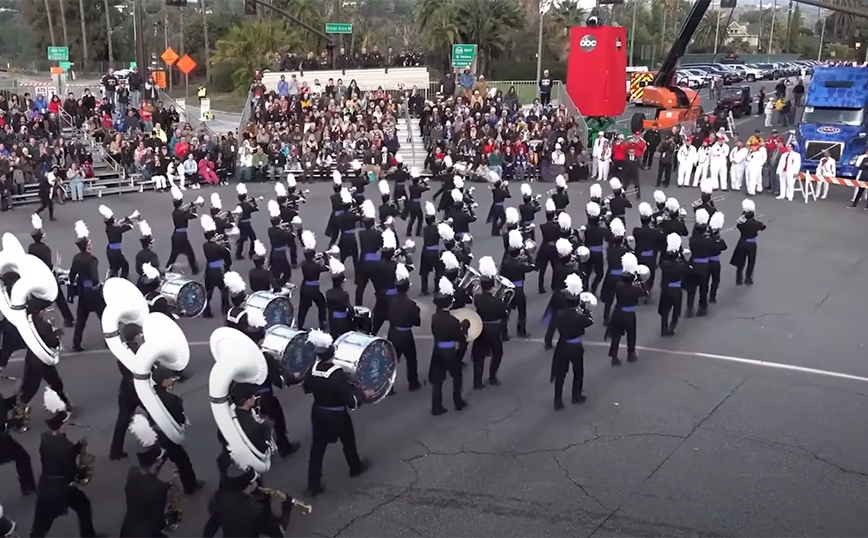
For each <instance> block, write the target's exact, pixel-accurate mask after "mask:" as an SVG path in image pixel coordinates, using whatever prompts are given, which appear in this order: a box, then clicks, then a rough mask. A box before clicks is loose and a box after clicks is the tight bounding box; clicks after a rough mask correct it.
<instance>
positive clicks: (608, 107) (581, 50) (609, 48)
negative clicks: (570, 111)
mask: <svg viewBox="0 0 868 538" xmlns="http://www.w3.org/2000/svg"><path fill="white" fill-rule="evenodd" d="M626 80H627V31H626V30H625V29H624V28H623V27H621V26H596V27H589V26H577V27H574V28H572V29H571V30H570V57H569V59H568V61H567V93H568V94H569V95H570V98H571V99H572V100H573V103H575V105H576V107H577V108H578V109H579V112H581V113H582V115H583V116H586V117H593V116H620V115H621V114H623V112H624V108H625V106H626V84H625V81H626Z"/></svg>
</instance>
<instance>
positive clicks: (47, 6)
mask: <svg viewBox="0 0 868 538" xmlns="http://www.w3.org/2000/svg"><path fill="white" fill-rule="evenodd" d="M45 18H47V19H48V32H49V33H50V34H51V46H52V47H54V46H56V45H57V40H56V39H54V23H52V22H51V4H49V3H48V0H45Z"/></svg>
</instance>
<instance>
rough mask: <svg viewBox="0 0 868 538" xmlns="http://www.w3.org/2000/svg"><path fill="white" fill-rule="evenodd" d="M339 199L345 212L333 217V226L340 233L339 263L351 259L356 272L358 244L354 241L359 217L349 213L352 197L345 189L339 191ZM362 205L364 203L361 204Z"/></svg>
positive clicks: (351, 212)
mask: <svg viewBox="0 0 868 538" xmlns="http://www.w3.org/2000/svg"><path fill="white" fill-rule="evenodd" d="M341 199H342V200H343V201H344V207H345V210H344V212H343V213H341V214H340V215H338V216H336V217H335V226H337V230H338V231H339V232H340V239H338V248H340V251H341V253H340V260H341V263H346V261H347V258H352V259H353V271H358V267H359V244H358V242H357V241H356V223H357V222H359V221H360V220H362V219H361V217H360V216H359V215H357V214H356V213H354V212H353V211H350V207H352V203H353V197H352V196H351V195H350V191H349V190H347V189H341ZM361 203H364V202H361Z"/></svg>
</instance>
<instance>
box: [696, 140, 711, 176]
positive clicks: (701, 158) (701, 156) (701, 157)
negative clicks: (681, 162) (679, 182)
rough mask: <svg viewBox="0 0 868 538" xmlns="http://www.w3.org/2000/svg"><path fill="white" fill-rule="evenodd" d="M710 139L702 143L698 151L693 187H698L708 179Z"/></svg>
mask: <svg viewBox="0 0 868 538" xmlns="http://www.w3.org/2000/svg"><path fill="white" fill-rule="evenodd" d="M708 165H709V162H708V139H707V138H706V139H705V140H703V141H702V146H700V147H699V149H697V150H696V170H695V171H694V172H693V186H694V187H698V186H699V184H700V183H702V180H703V179H705V178H707V177H708Z"/></svg>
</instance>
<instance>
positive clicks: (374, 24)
mask: <svg viewBox="0 0 868 538" xmlns="http://www.w3.org/2000/svg"><path fill="white" fill-rule="evenodd" d="M384 27H385V24H384V21H382V20H378V19H374V18H367V17H359V18H358V19H356V24H355V25H354V26H353V33H354V34H356V35H357V36H358V37H357V38H356V40H357V41H356V42H357V43H359V47H360V48H364V49H370V48H371V47H372V46H374V45H379V44H380V43H386V42H388V41H389V39H388V36H387V35H386V33H385V32H384V31H383V28H384Z"/></svg>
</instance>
